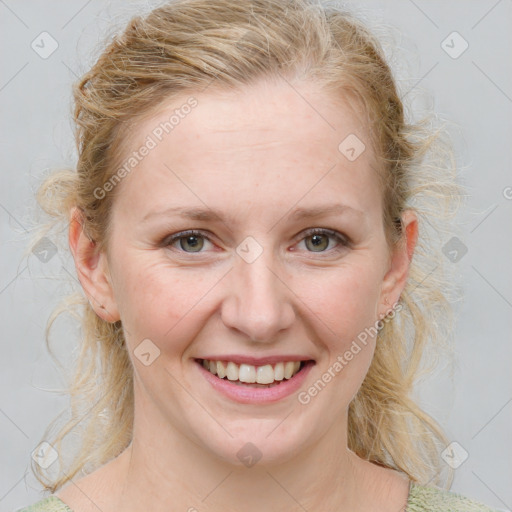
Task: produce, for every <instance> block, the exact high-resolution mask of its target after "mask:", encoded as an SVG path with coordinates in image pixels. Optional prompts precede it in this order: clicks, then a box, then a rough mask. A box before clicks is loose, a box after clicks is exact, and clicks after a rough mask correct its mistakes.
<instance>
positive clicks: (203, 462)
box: [115, 415, 369, 512]
mask: <svg viewBox="0 0 512 512" xmlns="http://www.w3.org/2000/svg"><path fill="white" fill-rule="evenodd" d="M135 417H136V418H137V417H138V418H141V415H138V416H137V415H135ZM152 426H155V427H156V428H154V429H153V428H152ZM343 426H344V428H342V427H343ZM166 427H167V428H166ZM164 431H165V435H162V432H164ZM116 464H117V470H116V473H117V474H118V476H119V480H118V481H119V482H120V489H121V492H120V493H119V496H118V500H117V502H116V506H115V509H117V510H125V511H126V512H130V511H132V510H133V511H135V510H142V509H147V510H152V511H153V512H160V511H162V512H163V511H166V512H167V511H168V510H169V507H170V506H171V505H172V508H173V509H175V510H187V511H189V510H190V511H194V510H197V511H201V510H208V511H211V512H220V511H222V512H225V511H226V510H246V511H248V512H252V511H255V512H256V511H258V512H259V511H261V510H268V511H274V510H275V511H278V510H279V511H281V510H288V509H297V510H299V509H303V510H304V509H305V510H356V509H357V508H358V507H357V506H356V504H358V503H360V501H361V489H362V486H363V483H365V482H363V480H364V478H362V475H363V473H364V471H363V470H362V465H366V464H369V463H366V462H364V461H362V460H361V459H359V457H357V456H356V455H355V454H354V453H353V452H351V451H350V450H348V449H347V442H346V418H344V421H343V423H342V425H339V424H336V430H335V429H332V431H328V432H326V433H325V435H324V436H323V437H322V438H320V440H319V441H318V442H317V443H316V444H314V445H310V446H308V447H307V448H301V450H300V451H299V452H298V453H297V454H294V455H290V457H289V459H288V460H286V461H284V462H283V461H279V462H272V463H265V464H262V463H256V464H255V465H253V466H251V467H246V466H244V465H236V466H235V465H233V464H231V463H228V462H226V461H224V460H222V459H220V458H219V457H218V456H216V455H215V454H212V453H211V452H209V451H208V450H205V449H204V447H202V446H199V445H198V444H197V443H195V442H193V441H192V440H190V439H189V438H188V437H187V436H186V435H183V434H182V433H181V432H179V431H176V430H173V429H170V428H169V424H168V422H167V423H165V422H163V421H162V422H161V423H160V424H159V423H158V422H155V421H151V422H149V421H147V420H146V421H144V424H143V425H140V424H137V423H136V425H135V428H134V436H133V441H132V443H131V444H130V446H129V447H128V448H127V449H126V450H125V451H124V452H123V453H122V454H121V455H120V456H119V457H118V460H117V461H116ZM116 479H117V477H116Z"/></svg>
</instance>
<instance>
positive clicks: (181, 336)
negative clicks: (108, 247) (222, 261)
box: [119, 262, 223, 352]
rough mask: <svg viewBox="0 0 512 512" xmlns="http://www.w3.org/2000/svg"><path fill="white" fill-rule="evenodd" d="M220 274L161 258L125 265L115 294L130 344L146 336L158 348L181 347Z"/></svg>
mask: <svg viewBox="0 0 512 512" xmlns="http://www.w3.org/2000/svg"><path fill="white" fill-rule="evenodd" d="M132 268H133V270H134V271H131V270H130V269H132ZM222 276H223V272H221V271H218V270H215V271H211V272H205V271H204V270H202V271H195V270H193V269H179V270H178V269H176V268H173V267H170V266H168V265H166V264H162V263H161V262H159V263H155V264H147V265H144V264H138V265H136V266H135V265H131V266H129V265H127V266H126V267H125V268H124V270H123V285H122V287H121V289H120V290H119V291H120V293H119V296H120V314H121V320H122V322H123V325H124V327H125V331H127V336H128V337H129V338H131V343H130V344H131V345H132V346H134V345H136V344H137V343H139V342H140V340H142V339H145V338H149V339H151V340H152V341H153V342H154V343H155V344H156V345H157V346H158V347H159V348H160V350H161V351H164V350H165V351H167V350H172V351H173V352H178V351H183V350H184V348H185V347H186V344H187V343H186V342H187V340H190V339H192V338H193V337H194V335H195V334H197V333H196V332H195V331H199V330H200V329H201V321H200V318H199V317H200V316H201V315H202V313H203V312H204V311H205V308H208V307H209V303H208V295H209V292H211V291H212V290H213V289H214V288H215V286H216V285H217V284H218V283H219V281H220V280H221V278H222ZM180 340H184V341H183V343H180ZM171 342H172V343H171Z"/></svg>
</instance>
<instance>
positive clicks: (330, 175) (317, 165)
mask: <svg viewBox="0 0 512 512" xmlns="http://www.w3.org/2000/svg"><path fill="white" fill-rule="evenodd" d="M362 119H363V117H362V116H361V115H360V114H359V113H358V112H357V111H356V110H355V109H353V108H352V106H351V104H349V103H348V102H344V101H343V99H340V98H337V99H336V101H334V99H333V98H332V97H331V96H330V95H328V94H327V93H325V92H322V91H321V90H320V89H319V88H318V87H315V85H314V84H301V85H300V86H298V85H292V84H291V83H289V82H287V81H285V80H280V81H275V82H270V81H267V80H262V81H260V82H258V83H256V84H252V85H248V86H246V87H244V88H242V89H240V90H226V89H216V88H214V87H210V88H208V89H207V90H206V91H204V92H202V93H190V94H182V95H180V96H179V97H174V98H173V99H170V100H168V101H165V102H162V103H161V104H160V105H159V107H158V108H157V109H153V111H152V112H151V115H149V116H146V117H145V118H144V119H141V120H139V121H138V122H137V123H136V124H135V125H134V127H133V129H132V131H131V134H130V137H129V138H128V139H126V142H125V151H124V161H125V163H126V161H127V159H128V158H129V157H130V155H131V154H133V152H138V153H141V151H140V150H141V149H142V148H143V147H144V146H146V147H149V148H150V149H149V150H147V151H146V150H145V151H143V152H144V153H145V155H144V156H143V157H142V158H140V155H139V157H138V159H137V162H134V161H132V163H133V164H134V165H133V167H132V168H131V169H130V170H129V171H130V172H129V173H127V174H128V175H127V176H126V177H125V178H124V179H123V180H122V183H120V184H119V185H118V187H119V188H120V189H122V190H117V191H116V192H117V194H119V195H120V196H121V201H122V202H123V203H125V205H130V210H131V213H132V214H136V213H137V210H139V209H140V212H139V213H140V214H141V215H142V216H143V215H145V214H146V213H147V210H148V208H149V206H151V205H148V198H151V203H152V204H153V205H154V204H157V205H161V206H162V207H163V206H164V204H167V205H169V203H170V202H171V203H172V202H176V201H178V200H179V198H181V200H183V199H184V198H185V197H186V198H187V199H188V200H189V201H195V202H196V203H199V202H200V201H202V202H203V203H205V204H207V205H208V204H210V203H213V202H215V203H216V204H217V205H219V204H221V203H219V197H222V196H223V195H224V197H225V198H230V199H231V200H232V201H231V203H233V200H234V198H235V196H237V195H238V196H237V197H241V196H242V195H244V194H247V195H251V197H252V199H251V201H253V202H254V203H256V197H259V198H260V199H261V200H262V201H264V200H267V201H272V202H273V203H276V202H277V203H279V202H280V201H284V202H287V203H289V201H290V200H291V199H293V198H295V200H299V199H300V198H301V197H304V200H307V199H311V200H314V199H315V197H316V196H318V195H319V194H320V195H321V194H325V193H326V192H329V193H330V194H332V195H336V194H339V193H342V192H343V191H344V192H343V193H344V195H345V199H346V200H348V199H349V196H354V197H352V199H351V200H352V201H354V202H358V201H359V202H360V205H359V206H360V207H361V206H362V207H364V204H365V203H368V202H370V201H373V202H375V200H376V194H377V195H378V186H377V185H376V183H377V179H376V178H377V176H376V165H375V162H374V156H373V151H372V150H371V144H370V141H369V139H368V135H367V130H366V127H365V125H364V123H363V121H362ZM354 157H355V158H354ZM256 191H259V192H260V193H259V194H256ZM180 194H181V196H180ZM194 196H195V197H194ZM359 196H361V197H359ZM346 202H347V201H346ZM361 202H362V203H361ZM203 206H204V205H203ZM353 206H354V207H356V205H355V204H354V205H353Z"/></svg>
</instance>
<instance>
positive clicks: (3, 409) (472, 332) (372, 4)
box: [0, 0, 512, 511]
mask: <svg viewBox="0 0 512 512" xmlns="http://www.w3.org/2000/svg"><path fill="white" fill-rule="evenodd" d="M346 4H347V6H349V7H350V8H351V9H354V7H355V8H356V13H360V14H361V16H362V17H364V18H365V19H366V21H367V22H368V23H370V24H378V23H379V22H381V21H384V22H385V23H386V24H389V25H391V26H393V27H396V29H397V31H396V33H395V37H396V38H397V42H398V44H399V47H400V49H399V52H401V53H400V55H401V57H400V56H399V57H398V60H397V62H399V63H401V65H402V67H403V68H404V69H403V70H402V71H397V73H398V76H399V78H400V76H401V75H400V73H405V74H404V75H402V78H400V87H401V88H402V90H403V91H408V92H407V98H406V99H409V100H411V101H412V104H413V106H415V107H416V108H418V109H422V108H423V109H426V110H429V109H432V110H434V111H436V112H438V113H439V114H441V115H442V116H443V117H444V118H445V119H447V120H449V121H450V123H451V129H450V130H451V134H452V137H453V140H454V144H455V149H456V152H457V160H458V164H459V166H460V167H461V169H462V171H463V172H462V174H461V179H462V181H463V182H464V184H465V185H466V186H467V188H468V191H469V194H470V197H469V198H468V202H467V206H466V208H465V211H464V214H463V216H462V218H461V221H462V230H461V235H460V239H461V241H462V243H463V244H464V245H465V246H466V247H467V249H468V251H467V254H465V255H464V256H463V258H461V259H460V261H458V262H457V263H451V262H450V265H455V266H456V271H457V275H458V277H459V279H460V283H461V286H463V289H464V293H465V300H464V301H463V302H461V303H460V304H459V305H458V317H457V323H456V363H455V365H454V367H453V368H450V367H449V366H447V367H445V368H444V370H442V371H441V370H440V371H438V372H437V373H436V374H434V375H433V376H432V377H430V378H428V379H424V380H423V381H422V382H421V383H420V384H419V385H418V386H417V396H418V399H419V400H420V401H421V403H422V405H423V406H424V408H425V409H426V410H427V411H428V412H430V413H431V414H432V415H434V417H436V419H437V420H438V421H439V422H440V423H441V424H442V425H443V426H444V427H445V429H446V432H447V434H448V437H449V438H450V439H451V440H453V441H456V442H458V443H459V444H460V445H461V446H462V447H463V448H464V450H466V451H467V453H468V458H467V460H465V461H464V462H463V463H462V464H461V465H460V466H459V467H458V468H457V469H456V472H455V480H454V484H453V486H452V490H454V491H457V492H460V493H462V494H466V495H468V496H471V497H473V498H475V499H478V500H481V501H483V502H484V503H487V504H489V505H491V506H494V507H496V508H500V509H503V510H505V509H511V510H512V486H510V483H511V481H512V448H511V442H510V431H511V415H512V403H511V402H512V379H511V376H510V375H511V372H510V367H511V363H512V344H511V343H510V342H511V333H512V271H511V261H512V258H511V256H512V242H511V236H510V235H511V233H512V231H511V229H510V228H511V224H512V223H511V220H512V173H511V169H510V161H511V157H512V154H511V152H512V151H511V148H512V129H511V120H510V119H511V116H512V73H511V63H512V60H511V57H512V51H511V49H512V44H511V39H512V35H511V34H512V31H511V30H510V26H511V21H512V20H511V18H512V2H511V0H499V1H496V0H480V1H475V0H473V1H467V0H465V1H462V0H460V1H454V0H452V1H446V0H439V1H427V0H422V1H420V0H414V1H413V0H400V1H398V0H393V1H389V0H371V1H370V0H365V1H362V2H357V3H356V2H355V1H354V2H346ZM141 7H143V8H145V9H147V3H146V2H145V3H143V4H142V3H141V2H125V3H124V4H122V2H121V1H117V2H114V1H111V2H100V1H94V0H89V1H83V0H72V1H71V0H68V1H62V0H61V1H48V2H44V3H43V2H36V1H29V0H25V1H19V2H15V1H14V0H0V38H1V44H2V46H1V48H2V52H1V66H0V69H1V74H0V108H1V121H0V129H1V136H0V144H1V151H0V154H1V159H2V165H1V168H0V177H1V189H0V190H1V197H0V229H1V243H2V251H1V253H2V258H1V261H2V272H1V275H0V311H1V315H2V345H1V347H2V358H1V365H2V372H1V376H0V379H1V386H0V431H1V437H0V439H1V446H0V450H1V457H2V459H1V460H2V464H1V467H0V510H2V511H13V510H14V509H16V508H18V507H21V506H22V505H27V504H29V503H32V502H34V501H36V500H38V499H40V498H41V494H40V491H41V488H40V485H39V484H38V482H37V481H36V480H35V478H34V477H33V475H32V474H31V472H30V470H29V468H30V465H29V462H30V457H31V452H32V451H33V450H34V449H35V447H36V446H37V445H38V443H39V442H40V440H41V436H42V433H43V431H44V428H45V427H46V425H47V424H48V423H49V422H50V420H51V419H53V418H54V417H55V416H56V415H57V413H59V412H60V411H61V410H62V408H63V407H65V406H66V404H67V400H66V398H65V397H61V396H58V395H56V394H54V393H50V392H49V390H51V389H53V388H58V387H60V386H62V384H63V381H62V378H61V377H59V374H58V372H57V370H56V368H55V365H54V363H53V361H52V359H51V358H50V356H49V355H48V353H47V350H46V347H45V344H44V326H45V323H46V320H47V318H48V316H49V314H50V313H51V311H52V309H53V307H54V306H55V305H56V303H57V302H58V299H59V297H61V296H62V295H63V294H64V293H66V292H67V291H69V285H68V284H66V280H68V281H69V280H70V279H72V276H74V275H75V273H74V267H73V263H72V260H71V258H70V256H69V254H66V253H65V252H64V251H62V250H59V251H58V252H57V253H56V254H55V255H53V257H52V258H51V259H50V260H49V261H47V262H46V263H44V262H43V261H41V260H40V258H41V257H42V256H41V253H39V254H35V253H34V254H30V255H29V256H28V258H25V259H23V258H22V256H23V251H24V250H25V248H26V246H27V243H28V241H29V237H30V234H31V230H32V227H33V225H34V216H35V213H36V210H35V200H34V191H35V189H36V187H37V184H38V183H39V181H40V178H41V176H42V174H43V173H44V172H46V170H47V169H50V168H56V167H59V166H66V165H73V163H74V162H75V156H74V145H73V140H72V131H71V121H70V112H71V107H70V93H71V83H72V81H74V80H75V79H76V77H77V76H78V75H80V74H81V73H83V72H84V71H85V70H86V69H87V68H88V66H89V65H90V64H91V63H92V59H93V58H94V56H96V55H97V53H98V51H99V50H100V49H101V44H102V41H103V40H104V38H105V35H106V34H107V32H110V33H111V32H112V30H113V27H115V26H117V27H121V26H122V25H123V23H124V20H126V19H127V17H128V16H129V15H131V14H132V13H135V12H137V11H138V10H139V9H140V8H141ZM376 29H377V28H376ZM43 31H46V32H48V33H49V34H51V36H52V38H54V39H55V40H56V41H57V43H58V48H57V49H56V51H55V52H54V53H53V54H52V55H50V56H49V57H47V58H42V57H41V56H40V55H39V54H38V53H36V51H34V50H33V49H32V47H31V43H32V41H34V40H36V42H37V41H40V37H41V36H39V35H40V34H41V32H43ZM453 31H457V32H458V33H460V35H461V36H462V37H463V38H464V40H466V41H467V43H468V44H469V47H468V49H467V50H466V51H465V52H464V53H462V54H461V55H460V56H458V57H457V58H453V57H452V56H450V55H448V54H447V53H446V51H445V50H444V49H443V47H442V42H443V41H444V40H445V39H446V38H447V36H448V35H449V34H451V33H452V32H453ZM461 43H462V41H461V40H459V41H457V40H453V42H451V39H448V44H449V45H450V46H453V48H452V50H451V51H452V53H453V52H458V51H459V50H460V48H462V47H461V46H460V45H461ZM446 44H447V43H445V45H446ZM45 48H46V49H48V48H50V46H49V40H47V44H45ZM41 51H42V50H41ZM397 55H398V54H397ZM404 77H405V78H404ZM43 259H44V258H43ZM57 332H58V334H57V336H56V339H55V340H54V344H55V345H54V346H55V347H56V349H57V350H59V351H60V352H59V354H61V353H64V354H66V353H68V354H69V353H71V350H73V348H74V347H75V346H76V343H77V336H78V330H77V328H76V326H75V325H74V324H73V323H72V322H70V321H69V322H66V321H64V320H60V321H59V323H58V329H57ZM61 357H62V358H63V359H64V360H65V355H64V356H61ZM451 371H452V372H453V375H451V373H450V372H451Z"/></svg>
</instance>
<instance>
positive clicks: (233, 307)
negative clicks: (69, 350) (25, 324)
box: [25, 0, 491, 512]
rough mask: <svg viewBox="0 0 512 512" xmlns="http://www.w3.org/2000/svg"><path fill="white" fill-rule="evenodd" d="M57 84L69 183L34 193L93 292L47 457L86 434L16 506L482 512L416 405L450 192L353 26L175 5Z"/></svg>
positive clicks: (225, 6)
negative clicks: (64, 102)
mask: <svg viewBox="0 0 512 512" xmlns="http://www.w3.org/2000/svg"><path fill="white" fill-rule="evenodd" d="M74 92H75V102H76V109H75V120H76V122H77V143H78V150H79V161H78V166H77V171H76V172H75V171H67V172H60V173H58V174H56V175H55V176H54V177H52V178H50V179H49V180H48V181H47V182H46V183H45V184H44V185H43V187H42V188H41V190H40V193H39V199H40V201H41V204H42V205H43V206H44V207H45V208H46V210H47V211H48V212H54V213H60V215H61V217H60V218H61V219H66V220H68V221H69V245H70V249H71V252H72V254H73V257H74V261H75V265H76V271H77V276H78V278H79V280H80V283H81V286H82V288H83V292H84V294H85V297H86V299H84V300H83V304H82V305H83V313H82V314H83V333H84V336H83V337H84V339H83V351H82V353H81V354H80V357H79V360H78V364H77V371H76V378H75V381H74V384H73V386H72V387H71V389H70V394H71V397H72V401H73V405H74V407H73V414H74V415H75V417H74V418H72V420H71V422H70V424H69V428H67V429H66V427H65V428H64V429H63V430H62V431H61V432H60V433H59V435H58V437H57V439H56V440H54V441H53V442H52V443H51V445H52V449H55V450H56V452H57V454H58V456H59V457H60V456H61V455H62V454H61V451H62V450H61V449H60V443H61V441H62V439H63V438H64V437H65V436H66V434H67V432H69V430H70V429H71V428H72V427H74V426H76V424H77V422H79V421H80V422H81V425H80V428H81V430H78V429H76V431H80V437H81V443H82V444H81V447H80V450H79V452H78V453H77V454H76V456H75V458H74V460H73V461H72V463H71V465H70V467H68V468H65V469H61V471H60V473H59V475H58V476H57V477H55V478H53V479H48V478H45V477H44V476H43V471H42V469H41V467H39V466H37V465H35V467H34V470H35V472H36V473H37V474H38V475H39V476H40V478H41V481H42V482H43V483H44V485H45V486H46V488H47V489H48V490H50V491H51V492H52V495H51V496H49V497H47V498H45V499H43V500H41V501H40V502H38V503H36V504H34V505H33V506H32V507H29V508H27V509H25V510H31V511H35V510H38V511H39V510H66V511H69V510H73V511H74V512H89V511H93V510H94V511H97V510H102V511H103V512H111V511H112V512H113V511H114V510H123V512H131V511H139V510H151V511H154V512H158V511H163V510H165V511H168V510H188V511H195V510H198V511H201V510H208V511H215V512H216V511H221V510H222V511H226V510H272V511H281V510H311V511H335V510H336V511H338V510H358V511H359V510H360V511H374V510H379V511H390V512H398V511H400V510H409V511H419V510H421V511H427V510H428V511H432V510H450V511H453V510H461V511H462V510H464V511H468V510H475V511H476V510H478V511H488V510H491V509H489V508H488V507H486V506H485V505H483V504H480V503H477V502H475V501H473V500H471V499H469V498H467V497H463V496H460V495H456V494H455V493H451V492H449V491H447V490H443V489H442V488H441V487H439V485H441V484H442V483H443V482H444V485H446V482H448V481H450V474H448V476H446V473H448V469H449V467H448V466H447V465H446V464H445V463H444V461H443V460H442V458H441V456H440V454H441V452H442V450H443V449H445V447H446V445H447V443H448V441H447V440H446V438H445V437H444V435H443V433H442V431H441V429H440V428H439V427H438V425H437V424H436V422H435V421H434V420H433V419H432V418H430V417H429V416H428V415H427V414H426V413H424V412H423V411H422V410H421V409H420V408H419V407H418V406H417V405H416V404H415V403H414V401H413V400H412V399H411V398H410V393H411V390H412V386H413V382H414V377H415V375H416V373H417V370H418V368H419V365H420V363H421V356H422V353H423V351H424V350H425V349H426V348H428V347H429V346H431V345H433V344H434V343H438V344H440V343H442V342H441V341H440V340H441V339H442V338H443V336H444V331H443V332H441V330H440V326H441V325H442V323H441V319H442V317H443V315H444V313H445V312H446V309H447V307H448V303H447V301H446V298H445V296H444V295H443V293H442V292H441V288H440V287H439V283H438V282H437V281H436V279H435V278H434V277H432V276H431V277H429V276H428V274H429V272H430V269H431V268H432V266H431V265H430V266H429V261H432V260H435V259H436V258H437V253H436V252H435V248H433V247H432V246H431V245H430V242H429V245H427V244H425V243H424V238H423V236H424V232H423V228H422V226H423V223H424V222H426V221H427V220H428V222H431V223H433V224H435V218H434V217H433V216H431V215H429V212H431V211H432V209H433V208H436V209H437V210H436V213H437V214H438V215H439V216H440V217H442V218H443V219H444V218H445V217H443V213H442V212H444V211H446V212H448V211H449V208H450V205H448V206H447V208H448V209H447V210H442V209H441V206H442V204H439V205H438V204H437V203H436V202H435V200H436V198H437V199H439V200H440V201H441V203H442V201H448V200H449V199H450V194H451V193H452V192H453V190H456V189H455V188H454V186H451V185H450V182H449V180H448V179H447V178H446V174H443V180H442V181H439V179H438V177H439V176H441V174H442V173H441V172H440V173H439V174H438V175H435V171H434V170H432V166H427V165H422V159H423V157H424V155H425V154H426V153H427V150H428V149H429V147H430V145H431V144H432V137H429V134H428V132H424V131H423V130H422V128H421V126H419V125H418V126H411V125H408V124H407V123H406V121H405V119H404V112H403V106H402V103H401V101H400V98H399V96H398V93H397V90H396V87H395V84H394V80H393V77H392V75H391V72H390V70H389V68H388V66H387V65H386V63H385V60H384V57H383V54H382V50H381V49H380V47H379V45H378V42H377V41H375V39H374V38H373V37H372V36H371V34H370V33H369V32H368V31H367V30H366V29H365V28H364V27H363V26H362V25H361V24H360V23H359V22H358V21H357V20H355V19H354V18H352V17H351V16H350V15H349V14H347V13H344V12H341V11H337V10H334V9H327V8H322V7H320V6H317V5H316V4H313V3H309V2H303V1H288V2H286V1H282V0H257V1H246V0H243V1H235V0H231V1H230V0H215V1H211V0H210V1H206V0H181V1H177V2H172V3H169V4H168V5H165V6H163V7H160V8H158V9H155V10H154V11H153V12H151V13H150V14H149V15H148V16H146V17H138V18H134V19H133V20H132V21H131V22H130V23H129V25H128V27H127V28H126V30H125V32H124V33H123V34H122V35H121V36H119V37H116V38H115V39H114V40H113V41H112V43H111V44H110V45H109V46H108V48H106V50H105V51H104V52H103V54H102V55H101V56H100V58H99V60H98V61H97V63H96V64H95V65H94V67H93V68H92V69H91V70H90V71H89V72H88V73H86V75H85V76H84V77H83V78H82V79H81V80H80V82H79V83H78V84H77V85H76V87H75V90H74ZM442 171H443V172H444V173H446V169H444V170H442ZM432 173H434V174H432ZM431 192H434V194H430V193H431ZM429 197H430V198H431V199H430V201H431V202H430V203H429ZM432 197H433V199H432ZM422 201H423V202H422ZM413 204H414V206H413ZM433 205H434V206H433ZM79 303H80V302H79ZM52 321H53V319H52ZM84 404H85V405H86V406H87V407H88V410H87V411H80V410H79V408H80V406H82V405H84ZM45 439H47V437H45ZM77 477H78V478H77ZM66 484H67V485H66Z"/></svg>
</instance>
